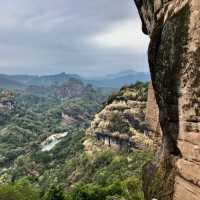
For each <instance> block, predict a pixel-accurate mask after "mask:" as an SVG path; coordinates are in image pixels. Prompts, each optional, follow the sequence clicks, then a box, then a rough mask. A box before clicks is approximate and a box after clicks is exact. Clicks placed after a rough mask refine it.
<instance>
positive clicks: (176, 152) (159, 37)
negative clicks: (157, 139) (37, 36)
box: [135, 0, 200, 200]
mask: <svg viewBox="0 0 200 200" xmlns="http://www.w3.org/2000/svg"><path fill="white" fill-rule="evenodd" d="M135 3H136V5H137V8H138V11H139V14H140V17H141V20H142V24H143V28H142V29H143V32H144V33H145V34H148V35H149V36H150V39H151V41H150V45H149V50H148V57H149V65H150V71H151V78H152V85H153V88H154V91H155V96H156V100H157V103H158V107H159V121H160V125H161V129H162V147H161V151H160V152H159V153H158V156H157V158H156V159H155V160H154V162H152V163H151V165H156V168H155V169H156V170H155V171H154V173H153V174H151V175H152V176H151V177H149V176H147V175H146V176H145V175H144V177H147V179H153V180H154V185H156V182H157V187H155V188H153V186H152V185H151V184H145V183H144V185H145V188H144V192H145V197H146V199H147V200H152V199H153V198H156V199H159V200H171V199H175V200H199V199H200V187H199V186H198V185H199V174H200V169H199V161H200V84H199V83H200V67H199V66H200V1H199V0H154V1H152V0H135ZM151 120H152V119H151ZM160 160H162V161H163V162H162V165H161V162H160ZM166 162H167V165H166V164H165V163H166ZM155 163H156V164H155ZM174 163H176V164H174ZM176 167H177V168H176ZM176 169H177V171H176ZM158 172H159V173H160V172H161V174H167V176H166V177H165V178H163V180H162V179H161V180H160V179H159V176H158V175H159V173H158ZM144 173H148V166H146V168H145V172H144ZM195 174H197V175H196V177H195ZM168 177H170V183H171V186H170V185H169V184H168V182H169V181H168V179H169V178H168ZM158 180H159V181H158ZM144 181H146V183H150V182H151V181H149V180H145V179H144ZM166 188H167V190H168V191H169V193H167V192H166ZM152 191H153V192H152ZM171 191H173V192H174V195H171Z"/></svg>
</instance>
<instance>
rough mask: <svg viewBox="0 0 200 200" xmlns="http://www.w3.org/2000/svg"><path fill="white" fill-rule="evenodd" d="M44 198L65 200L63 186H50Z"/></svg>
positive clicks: (43, 199) (45, 199) (46, 199)
mask: <svg viewBox="0 0 200 200" xmlns="http://www.w3.org/2000/svg"><path fill="white" fill-rule="evenodd" d="M42 200H65V196H64V191H63V189H62V187H61V186H55V185H52V186H50V188H49V189H48V191H47V192H46V193H45V195H44V197H43V198H42Z"/></svg>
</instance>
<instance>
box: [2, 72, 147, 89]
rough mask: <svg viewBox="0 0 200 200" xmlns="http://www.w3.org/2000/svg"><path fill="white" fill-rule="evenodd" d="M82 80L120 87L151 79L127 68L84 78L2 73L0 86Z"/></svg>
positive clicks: (95, 84)
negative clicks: (100, 75)
mask: <svg viewBox="0 0 200 200" xmlns="http://www.w3.org/2000/svg"><path fill="white" fill-rule="evenodd" d="M71 78H73V79H77V80H81V81H82V82H84V83H87V84H91V85H93V86H95V87H105V88H120V87H122V86H123V85H129V84H132V83H133V84H134V83H135V82H137V81H143V82H147V81H149V80H150V76H149V73H147V72H136V71H133V70H125V71H121V72H118V73H114V74H108V75H105V76H102V77H94V78H84V77H81V76H79V75H77V74H67V73H65V72H62V73H59V74H53V75H44V76H39V75H26V74H24V75H6V74H0V88H9V89H11V88H14V89H23V88H27V87H29V86H51V85H54V84H59V85H61V84H63V83H64V82H66V81H68V80H69V79H71Z"/></svg>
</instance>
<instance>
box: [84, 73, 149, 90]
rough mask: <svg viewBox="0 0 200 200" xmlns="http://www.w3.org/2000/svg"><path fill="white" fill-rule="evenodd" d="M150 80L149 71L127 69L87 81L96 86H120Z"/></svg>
mask: <svg viewBox="0 0 200 200" xmlns="http://www.w3.org/2000/svg"><path fill="white" fill-rule="evenodd" d="M149 80H150V75H149V74H148V73H147V72H136V71H133V70H126V71H122V72H119V73H116V74H108V75H106V76H105V77H101V78H96V79H89V80H87V82H88V83H90V84H92V85H94V86H96V87H110V88H120V87H122V86H123V85H130V84H132V83H135V82H137V81H143V82H147V81H149Z"/></svg>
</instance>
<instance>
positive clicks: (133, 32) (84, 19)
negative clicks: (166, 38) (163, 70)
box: [0, 0, 149, 77]
mask: <svg viewBox="0 0 200 200" xmlns="http://www.w3.org/2000/svg"><path fill="white" fill-rule="evenodd" d="M0 5H1V6H0V11H1V12H0V19H1V20H0V43H1V47H0V52H1V54H0V73H1V74H38V75H46V74H58V73H61V72H66V73H69V74H79V75H81V76H87V77H88V76H89V77H90V76H103V75H105V74H110V73H115V72H119V71H124V70H127V69H131V70H135V71H142V72H147V71H148V64H147V55H146V54H147V53H146V51H147V46H148V41H149V39H148V37H147V36H145V35H144V34H142V31H141V23H140V19H139V17H138V14H137V11H136V8H135V6H134V2H132V1H131V0H125V1H123V2H121V1H120V0H109V1H107V0H101V1H99V0H94V1H92V2H91V1H89V0H85V1H84V2H83V1H81V0H77V1H76V2H74V1H72V0H69V1H66V0H57V1H53V0H43V1H39V0H35V1H31V0H15V1H14V2H13V1H11V0H7V1H3V0H0Z"/></svg>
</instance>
